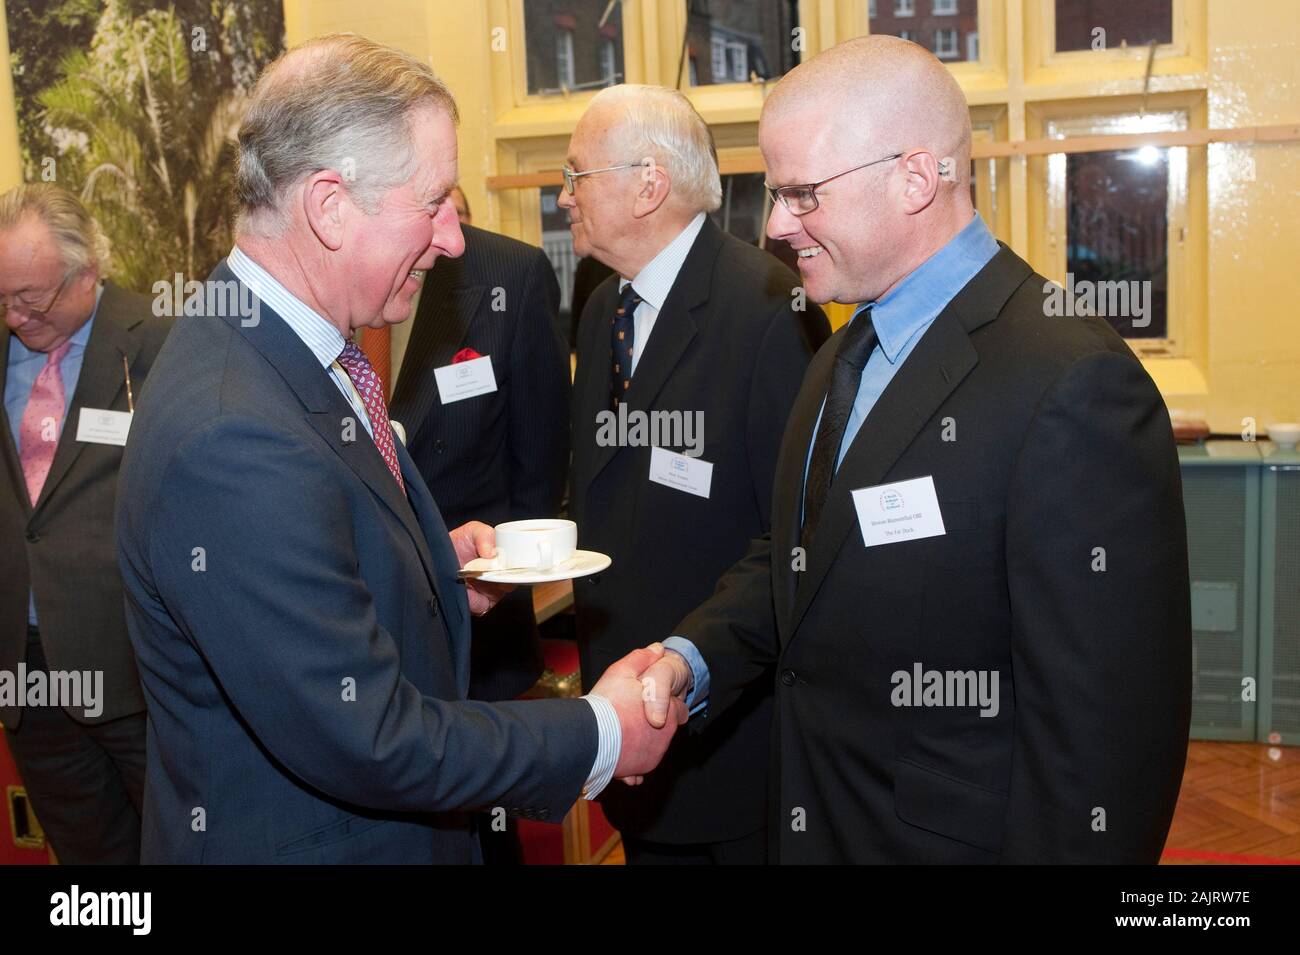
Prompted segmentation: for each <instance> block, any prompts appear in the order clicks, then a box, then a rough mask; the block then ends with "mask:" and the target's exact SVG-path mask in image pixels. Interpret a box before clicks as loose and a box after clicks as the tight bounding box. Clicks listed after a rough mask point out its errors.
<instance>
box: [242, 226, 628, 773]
mask: <svg viewBox="0 0 1300 955" xmlns="http://www.w3.org/2000/svg"><path fill="white" fill-rule="evenodd" d="M226 264H227V265H229V266H230V271H232V272H234V273H235V277H236V278H238V279H239V280H240V281H241V282H243V283H244V285H246V286H248V288H249V290H250V291H251V292H252V293H253V294H254V295H256V296H257V297H258V298H259V299H260V300H261V301H262V302H264V303H265V304H266V305H267V306H268V307H269V308H271V309H273V310H274V311H275V313H276V314H277V315H279V316H280V317H281V318H283V319H284V322H285V324H286V325H288V326H289V327H290V328H291V329H293V332H294V334H295V335H297V336H298V337H299V338H301V339H302V342H303V344H304V345H306V346H307V348H308V349H310V351H311V353H312V354H313V355H314V356H315V357H316V360H317V361H318V362H320V364H321V367H322V368H323V369H325V370H326V372H327V373H328V374H329V376H330V378H331V379H332V380H333V382H334V384H335V386H336V387H337V388H338V389H339V391H340V392H341V393H342V395H343V397H344V398H346V399H347V401H348V404H350V405H351V406H352V410H353V411H355V412H356V413H357V417H358V418H360V419H361V422H362V423H363V424H364V425H365V427H366V432H367V433H368V434H369V435H370V436H371V437H372V438H373V437H374V431H373V430H372V428H371V425H370V416H369V415H368V414H367V413H366V408H365V404H364V403H363V402H362V400H361V396H360V395H359V394H358V393H357V390H356V388H355V387H354V386H353V384H352V379H351V378H349V377H348V373H347V371H346V370H345V369H344V368H343V366H342V365H340V364H339V363H338V360H337V359H338V357H339V355H340V354H341V353H342V352H343V346H344V345H345V344H346V341H345V339H344V338H343V333H342V332H340V331H339V330H338V328H337V327H335V326H334V325H332V324H330V322H328V321H327V320H326V319H325V318H324V317H323V316H322V315H321V314H320V313H319V312H317V311H316V310H315V309H313V308H311V307H309V306H307V305H306V304H304V303H303V302H302V301H301V300H300V299H298V298H297V297H296V296H295V295H294V294H293V293H292V292H290V291H289V290H288V289H286V288H285V287H284V286H283V285H282V284H281V283H280V282H279V280H277V279H276V278H275V277H274V276H273V275H271V273H270V272H268V271H266V269H264V268H262V267H261V266H260V265H258V264H257V263H256V262H254V261H253V260H252V259H250V258H249V257H248V256H247V255H245V254H244V253H243V252H242V251H240V249H239V246H235V248H234V249H232V250H231V252H230V255H229V256H228V257H227V258H226ZM583 699H584V700H586V701H587V703H588V704H590V706H591V709H592V712H594V713H595V715H596V729H597V732H598V736H599V744H598V746H597V750H596V760H595V762H594V763H593V764H592V767H591V773H590V774H589V775H588V776H587V784H586V785H585V786H584V787H583V789H582V795H583V797H584V798H585V799H595V798H596V796H597V795H599V794H600V791H601V790H602V789H604V788H605V787H606V786H607V785H609V781H610V780H611V779H612V778H613V776H614V767H615V766H617V765H618V756H619V752H620V751H621V750H622V748H623V731H622V729H621V728H620V726H619V722H618V713H617V712H616V711H615V709H614V706H613V704H612V703H610V702H609V700H607V699H605V698H604V697H602V696H596V695H594V694H588V695H587V696H584V697H583Z"/></svg>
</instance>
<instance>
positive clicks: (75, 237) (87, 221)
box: [0, 182, 109, 275]
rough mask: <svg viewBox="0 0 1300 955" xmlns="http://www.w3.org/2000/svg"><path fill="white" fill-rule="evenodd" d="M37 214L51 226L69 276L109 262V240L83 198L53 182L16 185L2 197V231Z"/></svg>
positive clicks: (102, 269)
mask: <svg viewBox="0 0 1300 955" xmlns="http://www.w3.org/2000/svg"><path fill="white" fill-rule="evenodd" d="M29 215H30V216H35V217H36V218H37V219H39V220H40V221H41V222H44V223H45V225H46V226H48V227H49V230H50V233H51V234H52V235H53V236H54V244H55V246H56V247H57V248H58V250H59V258H61V259H62V260H63V264H64V266H65V267H66V268H67V274H68V275H74V274H76V273H77V272H84V271H85V270H86V269H90V268H93V269H96V270H97V271H99V272H100V273H103V272H106V271H107V270H108V265H109V254H108V253H109V248H108V239H107V238H106V237H105V235H104V230H103V229H101V228H100V227H99V223H98V222H96V221H95V217H94V216H92V215H91V214H90V212H89V211H88V210H87V209H86V207H85V206H83V205H82V204H81V201H80V200H79V199H78V198H77V197H76V196H74V195H73V194H72V193H70V192H68V190H66V189H64V188H62V187H61V186H56V185H54V184H53V183H50V182H33V183H27V184H26V185H22V186H15V187H14V188H12V189H10V190H9V191H8V192H6V193H5V194H4V195H3V196H0V232H3V231H5V230H7V229H12V228H13V227H14V226H16V225H18V224H19V223H20V222H21V221H22V220H23V219H24V218H25V217H27V216H29Z"/></svg>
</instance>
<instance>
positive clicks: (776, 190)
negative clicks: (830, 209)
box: [763, 153, 903, 216]
mask: <svg viewBox="0 0 1300 955" xmlns="http://www.w3.org/2000/svg"><path fill="white" fill-rule="evenodd" d="M902 155H903V154H902V153H894V155H892V156H886V157H885V158H884V159H873V160H872V161H871V162H864V163H863V164H862V165H861V166H854V167H853V168H852V169H846V170H844V171H843V172H837V173H836V174H835V175H833V176H827V177H826V178H825V179H822V180H820V181H818V182H809V183H805V184H803V185H801V186H769V185H768V184H767V183H763V187H764V188H765V189H767V192H768V195H770V196H771V197H772V202H773V203H774V204H775V203H776V201H777V200H778V199H780V200H781V205H783V206H785V207H786V209H788V210H789V212H790V214H791V215H795V216H806V215H807V214H808V213H810V212H812V211H813V210H814V209H816V208H817V206H818V205H819V203H818V201H817V190H818V189H820V188H821V187H822V186H824V185H826V183H828V182H830V181H831V180H832V179H838V178H840V176H847V175H848V174H849V173H851V172H857V171H858V170H859V169H866V168H867V167H868V166H874V165H876V163H882V162H889V161H890V160H891V159H898V158H899V157H901V156H902Z"/></svg>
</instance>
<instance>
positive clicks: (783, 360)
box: [560, 86, 829, 864]
mask: <svg viewBox="0 0 1300 955" xmlns="http://www.w3.org/2000/svg"><path fill="white" fill-rule="evenodd" d="M564 174H565V180H566V183H565V191H564V193H563V194H562V195H561V197H560V205H561V206H562V207H563V208H565V209H566V210H568V213H569V219H570V223H571V229H572V232H573V241H574V246H575V248H576V250H577V252H578V254H579V255H583V256H587V255H590V256H594V257H595V258H596V259H598V260H599V261H601V262H603V263H604V264H605V265H607V266H609V267H610V268H612V269H613V270H614V271H615V272H616V273H617V274H616V275H614V276H611V277H610V278H609V279H607V280H606V281H605V283H604V284H602V285H601V286H599V287H598V288H597V289H596V291H595V292H593V293H592V295H591V298H590V299H589V300H588V303H587V305H586V307H585V309H584V312H583V315H582V319H581V325H580V327H579V331H578V366H577V375H576V378H575V382H574V395H573V446H574V453H573V469H572V475H571V479H570V513H571V515H572V516H573V517H574V519H575V520H576V521H577V523H578V534H579V543H580V546H582V547H584V548H588V549H591V550H597V551H601V552H603V553H608V554H610V555H611V556H612V557H613V559H614V564H613V566H612V567H611V568H610V569H609V570H608V571H606V572H604V573H602V574H600V575H599V577H598V578H592V579H590V580H579V581H576V582H575V584H574V598H575V603H576V606H577V624H578V641H579V650H580V654H581V662H582V671H583V676H584V678H585V679H586V680H587V681H591V680H592V679H594V678H595V677H596V676H597V675H599V674H600V673H601V672H602V671H603V670H604V669H605V667H606V666H608V665H609V664H610V663H611V662H612V661H614V660H616V659H618V658H619V657H621V656H623V655H624V654H625V653H627V652H628V651H629V650H631V649H633V648H635V647H638V646H642V645H644V644H645V643H647V642H649V641H651V640H653V639H655V636H654V635H658V634H664V633H667V632H668V628H669V627H671V626H672V625H673V624H674V623H676V622H677V620H678V619H679V618H680V617H681V615H682V614H684V613H685V612H686V611H688V610H689V609H690V608H691V607H693V606H695V605H696V604H697V603H699V602H700V601H701V600H703V599H704V598H705V597H707V596H708V595H709V594H710V593H711V592H712V591H713V587H714V584H715V583H716V581H717V579H718V577H719V576H720V575H721V574H722V572H723V571H724V570H726V568H727V567H728V566H730V565H731V563H732V562H734V561H735V560H736V559H737V558H739V557H740V556H741V555H742V554H743V553H744V552H745V547H746V545H747V543H748V542H749V540H750V539H751V538H754V537H760V536H762V535H763V534H764V533H766V532H767V530H768V528H769V523H770V517H771V514H770V511H769V504H770V500H771V497H770V494H771V487H772V475H773V471H774V469H775V466H776V453H777V448H778V446H779V444H780V440H781V432H782V429H783V428H784V426H785V418H786V415H787V414H788V413H789V409H790V404H791V402H792V401H793V400H794V396H795V394H796V393H797V392H798V388H799V382H800V380H801V379H802V377H803V374H804V371H805V369H806V367H807V364H808V361H809V360H810V358H811V356H812V354H813V352H814V351H815V350H816V349H817V347H818V346H819V345H820V344H821V342H823V341H824V340H825V339H826V337H827V336H828V335H829V326H828V325H827V322H826V318H825V316H824V315H823V314H822V312H821V310H820V309H819V308H817V306H815V305H807V306H806V305H805V299H804V294H803V290H802V289H801V288H800V287H799V280H798V279H797V278H796V277H795V275H794V274H793V273H792V272H791V271H790V270H789V269H787V268H786V267H785V266H784V265H782V264H781V263H780V262H779V261H778V260H777V259H776V258H775V257H773V256H771V255H769V254H768V253H766V252H763V251H761V250H759V249H757V248H754V247H753V246H750V245H748V244H746V243H744V242H742V241H740V240H739V239H736V238H734V237H732V236H729V235H727V234H726V233H724V232H723V231H722V230H721V229H719V228H718V227H717V226H716V225H715V224H714V223H713V222H711V221H710V220H709V218H708V213H709V212H712V211H714V210H715V209H717V208H718V206H719V204H720V202H721V182H720V178H719V175H718V163H717V156H716V153H715V151H714V147H713V139H712V136H711V135H710V133H709V129H708V127H707V125H705V123H704V121H703V119H701V118H700V116H699V114H698V113H696V112H695V110H694V109H693V108H692V106H691V105H690V102H689V101H688V100H687V99H686V97H684V96H683V95H682V94H681V93H678V92H677V91H675V90H668V89H662V88H656V87H646V86H616V87H612V88H610V89H607V90H603V91H602V92H600V93H598V94H597V95H596V96H595V97H594V98H593V100H592V102H591V105H590V107H589V108H588V109H587V111H586V112H585V113H584V114H583V116H582V118H581V120H580V121H579V122H578V125H577V127H576V129H575V130H574V133H573V138H572V140H571V142H570V144H569V156H568V162H567V165H566V168H565V173H564ZM771 712H772V695H771V688H770V687H756V688H755V691H754V692H753V693H751V694H749V696H748V697H747V698H746V699H745V700H744V701H743V702H742V703H741V705H739V706H737V707H736V708H734V709H733V710H732V711H731V713H729V714H728V715H727V716H725V717H723V718H722V720H720V721H719V725H718V726H717V728H716V732H714V733H712V734H709V736H707V737H697V738H695V739H692V740H687V741H684V742H683V743H682V744H681V745H678V746H676V747H674V748H673V750H671V751H670V754H669V757H668V759H667V760H666V761H665V763H664V765H663V766H661V767H660V768H659V770H658V771H657V772H655V773H654V774H653V775H652V776H649V777H647V778H646V781H645V784H644V785H642V786H640V787H637V788H634V789H627V788H624V787H612V788H611V789H609V790H607V791H606V794H605V795H604V797H602V805H603V806H604V808H605V812H606V815H607V816H608V817H609V819H610V821H611V822H613V824H614V825H615V826H617V827H618V829H619V830H620V831H621V833H622V835H623V845H624V849H625V852H626V857H627V860H628V862H629V863H632V864H637V863H683V864H690V863H758V862H763V861H764V860H765V858H766V848H765V833H764V828H765V827H764V822H765V818H766V813H767V805H766V792H765V778H766V765H767V760H768V737H769V733H770V724H771Z"/></svg>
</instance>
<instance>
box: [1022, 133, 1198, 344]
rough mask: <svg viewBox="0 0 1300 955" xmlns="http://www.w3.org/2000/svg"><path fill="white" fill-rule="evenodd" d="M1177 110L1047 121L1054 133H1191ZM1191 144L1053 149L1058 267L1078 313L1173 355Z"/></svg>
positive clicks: (1052, 190) (1052, 191) (1072, 311)
mask: <svg viewBox="0 0 1300 955" xmlns="http://www.w3.org/2000/svg"><path fill="white" fill-rule="evenodd" d="M1185 126H1186V119H1185V117H1184V116H1183V115H1182V114H1180V113H1156V114H1147V115H1146V116H1143V117H1138V116H1111V117H1093V118H1082V119H1075V120H1061V121H1056V122H1052V123H1050V124H1049V127H1048V128H1049V135H1052V136H1065V137H1067V138H1068V137H1070V136H1080V135H1089V134H1094V133H1119V132H1123V133H1134V132H1147V131H1157V130H1171V129H1181V128H1185ZM1186 153H1187V149H1186V147H1181V146H1180V147H1171V148H1161V147H1156V146H1143V147H1141V148H1138V149H1126V150H1118V151H1103V152H1081V153H1055V154H1053V155H1052V156H1051V157H1050V160H1049V168H1050V189H1049V191H1050V194H1051V195H1052V197H1053V199H1052V208H1051V210H1050V213H1049V214H1050V215H1051V216H1052V219H1053V224H1054V225H1053V229H1052V231H1053V232H1054V244H1055V245H1056V247H1057V248H1058V250H1059V252H1058V256H1059V257H1058V267H1059V268H1060V269H1061V274H1059V275H1058V276H1054V277H1056V278H1058V280H1060V281H1061V283H1062V285H1064V287H1065V289H1066V292H1067V294H1069V295H1071V296H1072V297H1073V298H1074V299H1075V302H1076V303H1078V305H1079V307H1071V308H1067V309H1066V310H1065V312H1064V314H1084V313H1091V314H1095V315H1097V316H1099V317H1101V318H1104V319H1106V320H1107V321H1108V322H1110V324H1111V325H1112V326H1113V327H1114V329H1115V330H1116V331H1117V332H1119V333H1120V334H1121V335H1123V336H1124V337H1125V338H1128V339H1136V340H1142V341H1143V342H1144V343H1146V344H1147V345H1148V346H1154V347H1155V348H1156V349H1158V350H1165V351H1170V352H1172V351H1173V350H1174V348H1175V344H1176V340H1177V339H1178V338H1179V337H1180V336H1179V334H1178V323H1177V322H1176V320H1175V319H1176V316H1177V312H1176V309H1177V307H1178V306H1179V304H1180V296H1179V292H1180V289H1181V288H1182V284H1183V273H1184V267H1183V253H1182V246H1183V236H1184V233H1185V229H1184V227H1183V223H1184V222H1185V221H1186V203H1187V183H1186V180H1187V172H1186V164H1187V157H1186Z"/></svg>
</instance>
